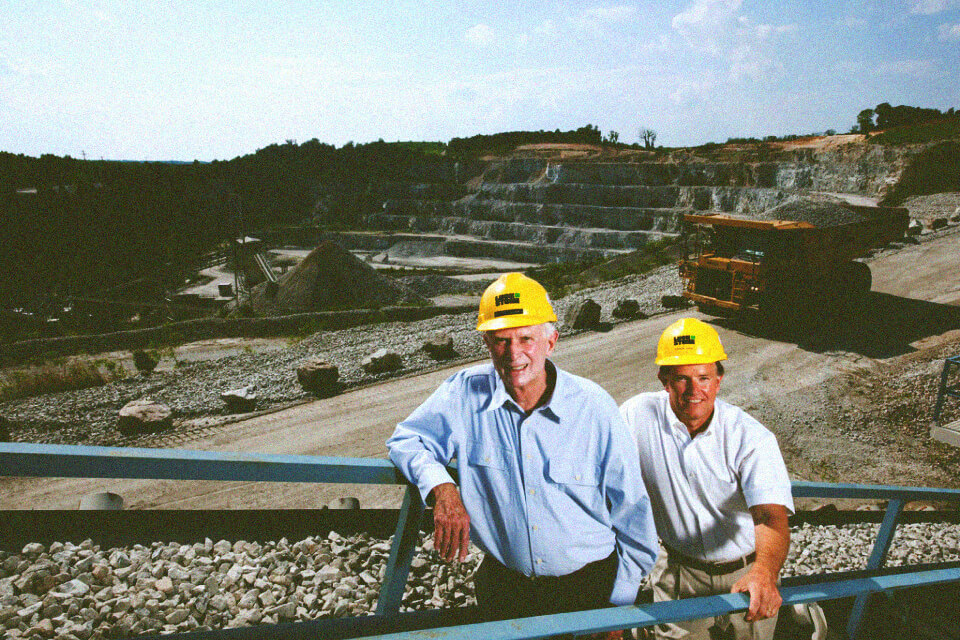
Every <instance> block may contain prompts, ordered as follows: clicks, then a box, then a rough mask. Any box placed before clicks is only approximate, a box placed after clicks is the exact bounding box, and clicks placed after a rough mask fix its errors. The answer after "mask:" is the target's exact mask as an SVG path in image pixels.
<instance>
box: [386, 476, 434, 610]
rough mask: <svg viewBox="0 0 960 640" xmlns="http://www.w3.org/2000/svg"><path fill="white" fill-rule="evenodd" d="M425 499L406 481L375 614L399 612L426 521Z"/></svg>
mask: <svg viewBox="0 0 960 640" xmlns="http://www.w3.org/2000/svg"><path fill="white" fill-rule="evenodd" d="M423 511H424V505H423V500H421V499H420V491H419V490H418V489H417V488H416V487H415V486H413V485H407V492H406V494H404V496H403V505H402V506H401V507H400V517H399V518H398V519H397V530H396V531H395V532H394V534H393V546H392V547H391V548H390V558H389V559H388V560H387V569H386V573H384V578H383V585H382V586H381V587H380V598H379V599H378V600H377V610H376V615H378V616H382V615H392V614H396V613H399V612H400V601H401V600H402V599H403V590H404V589H405V588H406V586H407V577H408V576H409V575H410V562H411V561H412V560H413V552H414V551H415V550H416V548H417V539H418V538H419V536H420V526H421V524H423Z"/></svg>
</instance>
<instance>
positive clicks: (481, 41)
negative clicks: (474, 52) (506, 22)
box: [463, 23, 496, 47]
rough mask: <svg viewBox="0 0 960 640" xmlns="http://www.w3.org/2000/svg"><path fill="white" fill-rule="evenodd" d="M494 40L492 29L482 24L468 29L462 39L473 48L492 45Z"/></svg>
mask: <svg viewBox="0 0 960 640" xmlns="http://www.w3.org/2000/svg"><path fill="white" fill-rule="evenodd" d="M495 38H496V35H495V34H494V32H493V29H491V28H490V27H489V26H487V25H485V24H482V23H481V24H478V25H476V26H474V27H470V28H469V29H467V31H466V33H465V34H464V35H463V39H464V40H466V41H467V42H469V43H470V44H472V45H474V46H475V47H488V46H490V45H491V44H493V41H494V39H495Z"/></svg>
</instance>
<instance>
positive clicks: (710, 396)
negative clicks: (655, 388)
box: [658, 362, 723, 435]
mask: <svg viewBox="0 0 960 640" xmlns="http://www.w3.org/2000/svg"><path fill="white" fill-rule="evenodd" d="M658 377H659V378H660V382H661V383H663V388H664V389H666V390H667V393H668V394H669V396H670V408H671V409H673V412H674V413H675V414H677V417H678V418H679V419H680V422H682V423H683V424H684V425H685V426H686V427H687V431H689V432H690V435H695V434H696V433H697V432H699V431H700V430H701V429H702V428H703V427H704V426H705V425H706V424H707V423H708V422H709V420H710V416H712V415H713V405H714V401H715V400H716V399H717V391H719V390H720V381H721V380H723V374H721V373H720V372H719V370H718V368H717V363H716V362H711V363H708V364H680V365H673V366H669V367H664V368H663V369H662V370H661V372H660V374H659V375H658Z"/></svg>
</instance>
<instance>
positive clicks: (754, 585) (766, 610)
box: [730, 564, 783, 622]
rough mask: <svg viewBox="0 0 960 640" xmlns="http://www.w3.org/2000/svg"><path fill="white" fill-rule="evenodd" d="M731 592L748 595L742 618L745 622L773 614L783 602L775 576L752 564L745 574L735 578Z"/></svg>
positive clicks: (762, 618) (763, 618)
mask: <svg viewBox="0 0 960 640" xmlns="http://www.w3.org/2000/svg"><path fill="white" fill-rule="evenodd" d="M730 591H731V592H733V593H738V592H740V593H747V594H749V595H750V608H749V609H748V610H747V613H746V616H744V619H745V620H746V621H747V622H754V621H756V620H765V619H766V618H770V617H772V616H774V615H775V614H776V613H777V611H779V610H780V605H781V604H783V598H782V597H780V590H779V589H778V588H777V576H776V574H773V573H771V572H770V571H767V570H765V569H764V568H763V567H762V566H760V565H759V564H754V565H753V567H751V569H750V571H748V572H747V574H746V575H745V576H743V577H742V578H740V579H739V580H737V582H736V584H734V585H733V587H732V588H731V589H730Z"/></svg>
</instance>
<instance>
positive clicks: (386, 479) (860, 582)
mask: <svg viewBox="0 0 960 640" xmlns="http://www.w3.org/2000/svg"><path fill="white" fill-rule="evenodd" d="M0 476H19V477H61V478H62V477H90V478H131V479H134V478H135V479H157V480H217V481H246V482H315V483H349V484H387V485H397V484H400V485H404V484H407V483H406V481H405V480H404V478H403V477H402V476H401V475H400V474H399V472H398V471H397V470H396V469H395V468H394V466H393V465H392V464H391V463H390V462H389V461H388V460H383V459H372V458H334V457H321V456H298V455H270V454H252V453H217V452H209V451H189V450H177V449H138V448H111V447H83V446H72V445H38V444H17V443H0ZM793 495H794V496H795V497H798V498H835V499H871V500H887V501H888V504H887V509H886V513H885V515H884V519H883V522H882V523H881V525H880V530H879V532H878V535H877V539H876V541H875V543H874V547H873V551H872V553H871V555H870V558H869V559H868V561H867V567H866V569H867V571H868V572H870V573H871V574H876V575H870V576H869V577H858V578H851V579H843V578H840V579H837V580H833V581H825V582H818V583H816V584H808V585H797V586H787V587H784V588H783V589H782V595H783V600H784V604H785V605H790V604H801V603H805V602H815V601H822V600H831V599H837V598H846V597H856V601H855V604H854V607H853V611H852V613H851V616H850V619H849V622H848V627H847V631H848V634H849V636H850V637H851V638H856V637H857V635H858V632H859V629H860V623H861V620H862V618H863V615H864V611H865V610H866V604H867V600H868V598H869V595H870V594H872V593H875V592H879V591H887V590H891V589H899V588H905V587H917V586H924V585H932V584H939V583H945V582H957V581H960V568H955V567H954V568H929V567H928V568H925V569H924V570H922V571H914V572H903V573H899V574H896V575H880V570H881V569H882V568H883V566H884V564H885V561H886V557H887V551H888V549H889V546H890V543H891V541H892V540H893V537H894V533H895V531H896V526H897V523H898V521H899V518H900V515H901V513H902V511H903V506H904V505H905V504H906V503H907V502H909V501H913V500H926V501H934V502H950V503H960V491H956V490H949V489H934V488H920V487H892V486H870V485H853V484H823V483H813V482H795V483H793ZM423 513H424V505H423V503H422V502H421V500H420V496H419V492H418V491H417V490H416V489H415V488H413V487H410V486H408V488H407V492H406V495H405V496H404V501H403V506H402V507H401V511H400V517H399V519H398V522H397V528H396V532H395V535H394V539H393V545H392V548H391V552H390V557H389V559H388V563H387V570H386V574H385V578H384V583H383V585H381V589H380V597H379V600H378V602H377V608H376V616H377V617H380V618H388V617H391V616H396V615H397V614H398V613H399V610H400V601H401V598H402V596H403V591H404V587H405V585H406V582H407V577H408V575H409V571H410V562H411V560H412V559H413V554H414V552H415V548H416V543H417V537H418V533H419V531H420V527H421V524H422V519H423ZM748 605H749V600H748V597H747V596H746V595H745V594H739V593H738V594H732V593H731V594H724V595H718V596H711V597H707V598H693V599H689V600H682V601H676V602H661V603H655V604H648V605H640V606H628V607H618V608H611V609H602V610H597V611H583V612H576V613H566V614H557V615H553V616H541V617H534V618H524V619H520V620H511V621H503V622H488V623H481V624H471V625H459V626H454V627H446V628H440V629H431V630H430V631H429V635H430V637H433V638H437V637H458V638H491V639H492V638H500V639H502V640H523V639H526V638H540V637H546V636H551V635H556V634H561V633H567V634H569V633H575V634H585V633H595V632H598V631H609V630H613V629H623V628H630V627H643V626H649V625H652V624H656V623H658V622H671V621H680V620H692V619H696V618H703V617H709V616H715V615H723V614H726V613H731V612H735V611H743V610H745V609H746V608H747V606H748ZM355 620H358V621H361V620H364V619H361V618H357V619H355ZM338 622H339V623H340V626H341V628H342V627H343V624H342V621H331V620H318V621H312V622H304V623H293V624H285V625H276V626H275V627H274V631H273V632H271V631H269V630H268V629H269V628H267V627H256V629H255V637H258V638H268V637H275V638H290V637H311V636H318V637H322V636H323V634H324V632H323V624H324V623H330V624H331V625H333V624H337V623H338ZM369 628H374V627H372V626H370V627H369ZM250 633H251V630H250V629H246V630H245V629H227V630H222V631H217V632H200V633H196V632H195V633H189V634H181V635H178V636H165V638H175V637H183V638H186V637H190V638H201V637H204V638H224V639H226V638H245V637H254V636H250ZM425 633H427V632H424V631H405V632H400V633H396V634H392V635H386V636H382V637H384V638H396V639H397V640H399V639H400V638H404V639H411V640H412V639H413V638H418V637H424V635H423V634H425ZM341 637H345V636H341Z"/></svg>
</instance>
